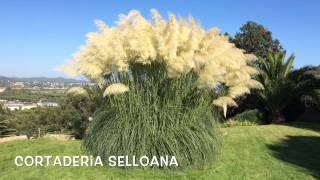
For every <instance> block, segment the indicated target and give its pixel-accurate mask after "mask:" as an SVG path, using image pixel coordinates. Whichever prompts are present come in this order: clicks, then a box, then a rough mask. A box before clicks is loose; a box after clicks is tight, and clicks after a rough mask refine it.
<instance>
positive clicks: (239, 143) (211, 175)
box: [0, 123, 320, 179]
mask: <svg viewBox="0 0 320 180" xmlns="http://www.w3.org/2000/svg"><path fill="white" fill-rule="evenodd" d="M223 131H224V136H223V137H224V140H223V144H224V145H223V150H222V152H221V156H220V158H219V160H218V161H217V162H216V163H215V165H214V166H212V167H208V168H204V169H185V170H175V171H173V170H150V169H149V170H142V169H127V170H125V169H118V168H107V167H100V168H95V167H65V168H63V167H19V168H18V167H15V165H14V158H15V156H17V155H22V156H26V155H81V154H82V153H81V148H80V142H79V141H69V142H63V141H56V140H50V139H36V140H30V141H16V142H7V143H3V144H0V179H150V178H152V179H170V178H172V179H189V178H192V179H319V178H320V133H319V132H320V125H318V124H305V123H299V124H291V125H263V126H247V127H230V128H224V129H223Z"/></svg>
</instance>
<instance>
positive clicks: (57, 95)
mask: <svg viewBox="0 0 320 180" xmlns="http://www.w3.org/2000/svg"><path fill="white" fill-rule="evenodd" d="M63 98H64V91H62V90H29V89H11V88H7V89H6V90H5V91H4V92H2V93H0V99H4V100H9V101H12V100H19V101H23V102H38V101H39V100H45V101H52V102H58V101H61V100H63Z"/></svg>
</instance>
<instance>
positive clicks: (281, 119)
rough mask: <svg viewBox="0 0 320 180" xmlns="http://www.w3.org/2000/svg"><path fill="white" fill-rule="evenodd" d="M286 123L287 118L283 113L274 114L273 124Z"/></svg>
mask: <svg viewBox="0 0 320 180" xmlns="http://www.w3.org/2000/svg"><path fill="white" fill-rule="evenodd" d="M285 122H286V118H285V117H284V115H283V114H282V113H281V112H277V113H274V114H273V116H272V123H275V124H282V123H285Z"/></svg>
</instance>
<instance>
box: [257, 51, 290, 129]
mask: <svg viewBox="0 0 320 180" xmlns="http://www.w3.org/2000/svg"><path fill="white" fill-rule="evenodd" d="M294 58H295V56H294V54H291V56H290V57H289V58H288V59H287V60H285V53H277V54H269V55H268V57H267V58H266V59H263V60H260V64H261V66H260V67H259V69H260V74H259V75H258V80H259V81H260V83H261V84H262V85H263V86H264V90H262V91H259V93H258V95H259V97H260V98H261V100H262V102H264V104H265V108H266V111H267V112H268V113H269V119H271V121H272V122H275V123H281V122H285V117H284V115H283V110H284V108H285V107H286V106H287V105H288V103H290V100H291V99H292V97H293V94H294V84H293V82H292V81H291V80H290V79H289V74H290V73H291V72H292V63H293V61H294Z"/></svg>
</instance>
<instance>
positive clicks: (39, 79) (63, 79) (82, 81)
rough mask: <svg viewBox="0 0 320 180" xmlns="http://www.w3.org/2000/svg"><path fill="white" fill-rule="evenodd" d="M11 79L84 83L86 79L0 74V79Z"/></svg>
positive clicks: (17, 80)
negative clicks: (7, 75)
mask: <svg viewBox="0 0 320 180" xmlns="http://www.w3.org/2000/svg"><path fill="white" fill-rule="evenodd" d="M8 80H9V81H12V82H34V81H38V82H58V83H86V82H88V81H86V80H76V79H70V78H63V77H55V78H48V77H30V78H21V77H5V76H0V81H8Z"/></svg>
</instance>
